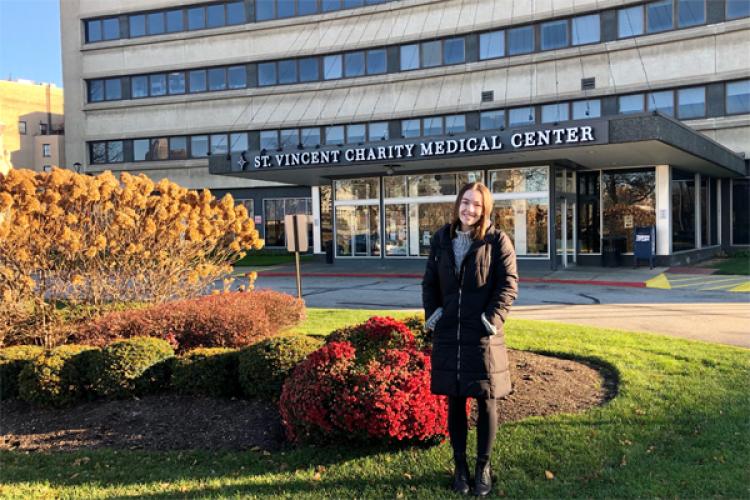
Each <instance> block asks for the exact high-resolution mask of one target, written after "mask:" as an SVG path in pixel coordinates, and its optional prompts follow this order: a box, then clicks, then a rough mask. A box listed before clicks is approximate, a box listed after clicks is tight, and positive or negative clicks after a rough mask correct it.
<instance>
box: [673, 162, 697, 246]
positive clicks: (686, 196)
mask: <svg viewBox="0 0 750 500" xmlns="http://www.w3.org/2000/svg"><path fill="white" fill-rule="evenodd" d="M671 185H672V186H671V187H672V189H671V190H672V251H673V252H679V251H681V250H692V249H693V248H695V175H694V174H691V173H688V172H682V171H679V170H677V169H673V170H672V182H671Z"/></svg>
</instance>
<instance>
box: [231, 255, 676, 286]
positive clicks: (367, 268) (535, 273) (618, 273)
mask: <svg viewBox="0 0 750 500" xmlns="http://www.w3.org/2000/svg"><path fill="white" fill-rule="evenodd" d="M301 266H302V276H303V277H322V278H337V277H341V278H356V277H362V278H406V279H421V278H422V275H423V273H424V266H425V262H424V260H399V261H386V262H384V261H382V260H372V261H365V260H343V259H341V260H337V261H336V263H335V264H326V263H325V262H317V261H314V262H303V263H302V264H301ZM665 270H666V268H654V269H648V268H647V267H640V268H638V269H632V268H602V267H572V268H568V269H565V270H557V271H551V270H549V269H534V270H531V269H529V270H525V269H522V271H521V273H520V274H521V281H522V282H527V283H534V282H537V283H539V282H541V283H571V284H587V285H602V286H622V287H631V288H644V287H646V282H647V281H649V280H651V279H654V278H655V277H658V276H659V275H660V274H662V273H664V271H665ZM249 271H256V272H258V274H260V275H263V276H268V277H283V276H294V275H295V268H294V264H280V265H276V266H267V267H237V268H235V274H237V275H239V274H244V273H247V272H249Z"/></svg>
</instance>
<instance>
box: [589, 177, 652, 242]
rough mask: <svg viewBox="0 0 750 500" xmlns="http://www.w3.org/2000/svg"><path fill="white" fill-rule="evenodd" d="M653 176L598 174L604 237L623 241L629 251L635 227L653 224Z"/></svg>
mask: <svg viewBox="0 0 750 500" xmlns="http://www.w3.org/2000/svg"><path fill="white" fill-rule="evenodd" d="M655 186H656V174H655V171H654V170H653V169H650V170H640V171H605V172H603V173H602V187H601V188H602V208H603V217H604V220H603V222H604V224H603V226H604V234H603V235H602V236H603V237H604V238H609V237H612V238H625V240H626V245H625V247H626V251H627V252H632V251H633V237H634V236H633V235H634V232H635V228H636V227H648V226H653V225H655V224H656V194H655Z"/></svg>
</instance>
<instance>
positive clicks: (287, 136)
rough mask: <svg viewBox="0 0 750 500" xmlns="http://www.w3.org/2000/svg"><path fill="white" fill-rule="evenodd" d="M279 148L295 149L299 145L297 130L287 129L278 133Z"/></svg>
mask: <svg viewBox="0 0 750 500" xmlns="http://www.w3.org/2000/svg"><path fill="white" fill-rule="evenodd" d="M279 138H280V141H279V146H280V147H281V148H282V149H287V148H296V147H297V145H298V144H299V129H296V128H289V129H285V130H280V131H279Z"/></svg>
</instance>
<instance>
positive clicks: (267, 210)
mask: <svg viewBox="0 0 750 500" xmlns="http://www.w3.org/2000/svg"><path fill="white" fill-rule="evenodd" d="M311 208H312V200H311V199H310V198H282V199H265V200H263V212H264V217H263V221H264V226H265V234H264V237H265V240H266V246H267V247H284V246H286V232H285V230H284V217H285V216H287V215H297V214H302V215H311V214H312V209H311ZM311 236H312V217H309V218H308V239H309V241H312V237H311Z"/></svg>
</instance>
